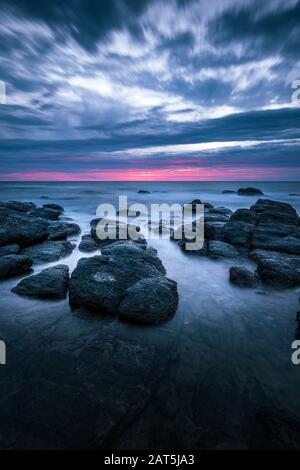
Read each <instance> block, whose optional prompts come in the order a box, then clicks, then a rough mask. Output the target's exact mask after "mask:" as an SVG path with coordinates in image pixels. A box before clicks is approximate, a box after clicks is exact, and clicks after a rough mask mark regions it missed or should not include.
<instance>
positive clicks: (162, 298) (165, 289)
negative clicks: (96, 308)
mask: <svg viewBox="0 0 300 470" xmlns="http://www.w3.org/2000/svg"><path fill="white" fill-rule="evenodd" d="M177 305H178V293H177V284H176V282H175V281H172V280H171V279H168V278H167V277H162V276H161V277H157V276H156V277H154V278H147V279H142V280H141V281H138V282H136V283H135V284H133V285H132V286H131V287H129V288H128V289H127V290H126V292H125V296H124V298H123V299H122V301H121V303H120V305H119V309H118V311H119V314H120V317H121V318H122V319H126V320H130V321H137V322H141V323H148V324H157V323H161V322H163V321H166V320H169V319H170V318H171V317H172V316H173V315H174V313H175V312H176V309H177Z"/></svg>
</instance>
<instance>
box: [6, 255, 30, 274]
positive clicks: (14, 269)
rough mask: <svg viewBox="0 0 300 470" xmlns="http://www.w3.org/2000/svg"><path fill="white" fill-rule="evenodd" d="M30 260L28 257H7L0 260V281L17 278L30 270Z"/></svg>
mask: <svg viewBox="0 0 300 470" xmlns="http://www.w3.org/2000/svg"><path fill="white" fill-rule="evenodd" d="M31 266H32V260H31V259H30V258H29V257H28V256H22V255H7V256H1V258H0V279H5V278H8V277H13V276H18V275H19V274H25V273H28V272H29V271H30V270H31Z"/></svg>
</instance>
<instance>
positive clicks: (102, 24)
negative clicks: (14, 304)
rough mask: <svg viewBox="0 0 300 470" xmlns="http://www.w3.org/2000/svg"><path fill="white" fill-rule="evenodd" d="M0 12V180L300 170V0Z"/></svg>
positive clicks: (20, 4) (38, 6)
mask: <svg viewBox="0 0 300 470" xmlns="http://www.w3.org/2000/svg"><path fill="white" fill-rule="evenodd" d="M0 10H1V11H0V14H1V24H0V36H1V38H0V80H2V81H3V82H5V84H6V104H2V105H0V123H1V126H0V179H2V180H14V179H18V180H19V179H21V180H27V179H29V180H32V179H34V180H43V179H45V180H48V179H50V180H57V179H58V180H63V181H64V180H81V179H82V180H102V179H104V180H107V179H109V180H114V179H117V180H119V179H125V180H126V179H128V180H132V179H133V180H144V179H145V180H193V179H195V180H207V179H208V180H209V179H219V180H225V179H228V180H231V179H232V180H256V179H275V180H276V179H286V180H299V179H300V164H299V149H300V132H299V124H300V106H299V105H298V104H297V103H294V102H292V99H291V95H292V92H293V90H292V87H291V85H292V82H293V81H294V80H297V79H300V56H299V48H300V46H299V44H300V1H295V0H284V1H279V0H272V1H264V2H261V1H256V0H244V1H241V0H239V1H234V0H223V1H222V2H221V1H214V0H209V1H207V0H167V1H166V0H165V1H162V0H145V1H143V0H101V1H100V0H98V1H96V0H85V1H83V0H73V1H64V2H61V1H58V0H52V1H51V0H50V1H48V2H36V1H34V0H29V1H28V0H27V1H23V0H15V1H5V0H4V1H2V2H1V4H0Z"/></svg>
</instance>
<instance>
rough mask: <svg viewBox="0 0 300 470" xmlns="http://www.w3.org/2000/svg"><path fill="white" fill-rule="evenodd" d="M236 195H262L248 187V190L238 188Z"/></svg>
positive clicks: (255, 189)
mask: <svg viewBox="0 0 300 470" xmlns="http://www.w3.org/2000/svg"><path fill="white" fill-rule="evenodd" d="M237 194H239V195H242V196H256V195H258V194H261V195H263V194H264V193H263V192H262V191H261V190H260V189H257V188H252V187H251V186H249V187H248V188H239V189H238V190H237Z"/></svg>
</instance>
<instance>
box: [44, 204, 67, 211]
mask: <svg viewBox="0 0 300 470" xmlns="http://www.w3.org/2000/svg"><path fill="white" fill-rule="evenodd" d="M43 207H44V208H45V209H54V210H55V211H59V212H64V208H63V207H62V206H60V205H59V204H52V203H49V204H48V203H47V204H43Z"/></svg>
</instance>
